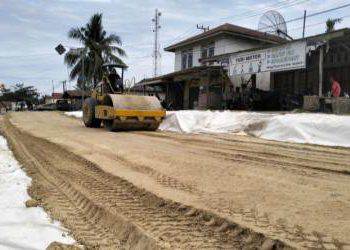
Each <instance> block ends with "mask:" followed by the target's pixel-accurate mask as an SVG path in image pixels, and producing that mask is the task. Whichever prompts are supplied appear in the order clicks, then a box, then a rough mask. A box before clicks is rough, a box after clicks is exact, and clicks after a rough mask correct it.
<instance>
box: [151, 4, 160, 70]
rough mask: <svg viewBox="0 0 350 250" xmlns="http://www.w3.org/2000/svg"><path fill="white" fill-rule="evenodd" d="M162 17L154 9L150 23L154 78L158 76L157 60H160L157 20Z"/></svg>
mask: <svg viewBox="0 0 350 250" xmlns="http://www.w3.org/2000/svg"><path fill="white" fill-rule="evenodd" d="M161 15H162V13H161V12H159V11H158V9H156V11H155V15H154V18H153V19H152V22H153V23H154V28H153V32H154V50H153V65H154V72H153V73H154V76H155V77H156V76H157V75H158V66H159V65H158V63H159V62H158V60H159V58H160V52H159V41H158V40H159V29H160V25H159V19H160V16H161Z"/></svg>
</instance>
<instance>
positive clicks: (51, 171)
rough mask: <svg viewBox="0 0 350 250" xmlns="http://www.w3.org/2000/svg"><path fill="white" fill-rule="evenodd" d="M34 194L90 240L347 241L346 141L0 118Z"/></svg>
mask: <svg viewBox="0 0 350 250" xmlns="http://www.w3.org/2000/svg"><path fill="white" fill-rule="evenodd" d="M0 124H1V128H2V131H3V133H4V134H5V136H6V137H7V138H8V140H9V142H10V145H11V146H12V148H13V150H14V152H15V154H16V157H17V158H18V159H19V160H20V161H21V162H22V163H23V165H24V166H25V169H26V171H27V173H28V175H30V176H31V177H32V179H33V184H32V188H31V195H32V196H33V197H34V198H36V199H39V200H41V203H42V204H43V206H44V208H45V209H46V210H47V211H49V212H50V213H51V215H52V216H53V217H54V218H56V219H58V220H60V221H61V222H62V223H63V225H65V226H66V227H67V228H68V229H70V230H71V232H72V234H73V236H74V237H75V239H76V240H77V241H78V242H79V243H82V244H84V245H86V246H88V247H92V246H98V247H106V248H112V247H113V248H118V247H120V248H137V247H139V248H142V249H147V248H148V249H154V248H171V249H174V248H180V249H190V248H195V249H203V248H211V249H217V248H224V249H241V248H246V249H251V248H259V247H262V248H263V249H272V248H277V249H278V248H288V247H290V246H291V247H295V248H320V249H349V248H350V234H349V232H350V149H346V148H331V147H323V146H310V145H303V144H291V143H282V142H271V141H266V140H262V139H257V138H252V137H249V136H238V135H230V134H218V135H183V134H175V133H170V132H128V133H126V132H122V133H112V132H107V131H106V130H104V129H88V128H85V127H83V125H82V123H81V121H80V120H78V119H75V118H71V117H67V116H64V115H62V114H60V113H54V112H51V113H50V112H35V113H33V112H32V113H25V112H24V113H12V114H10V116H8V117H6V118H5V119H3V121H0Z"/></svg>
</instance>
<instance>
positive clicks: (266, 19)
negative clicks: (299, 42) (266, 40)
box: [258, 10, 289, 38]
mask: <svg viewBox="0 0 350 250" xmlns="http://www.w3.org/2000/svg"><path fill="white" fill-rule="evenodd" d="M258 30H259V31H261V32H266V33H269V34H273V35H277V36H279V37H281V38H289V36H288V34H287V24H286V21H285V20H284V18H283V16H282V15H281V14H280V13H279V12H277V11H275V10H269V11H267V12H265V13H264V15H262V17H260V20H259V25H258Z"/></svg>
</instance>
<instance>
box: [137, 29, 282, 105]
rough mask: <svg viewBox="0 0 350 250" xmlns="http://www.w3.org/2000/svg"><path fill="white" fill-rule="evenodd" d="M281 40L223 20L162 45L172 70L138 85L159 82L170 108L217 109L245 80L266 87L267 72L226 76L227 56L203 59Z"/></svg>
mask: <svg viewBox="0 0 350 250" xmlns="http://www.w3.org/2000/svg"><path fill="white" fill-rule="evenodd" d="M283 42H285V40H284V39H282V38H280V37H278V36H275V35H271V34H268V33H263V32H260V31H256V30H252V29H248V28H244V27H240V26H236V25H232V24H229V23H226V24H223V25H220V26H218V27H216V28H213V29H211V30H208V31H206V32H203V33H201V34H198V35H196V36H193V37H190V38H187V39H185V40H183V41H180V42H178V43H175V44H172V45H170V46H168V47H166V48H165V51H167V52H172V53H174V54H175V62H174V72H172V73H169V74H166V75H163V76H159V77H155V78H151V79H144V80H142V81H141V82H140V83H138V85H141V86H142V85H151V86H152V85H153V86H155V85H158V86H161V87H162V89H163V91H164V92H165V103H166V104H167V106H168V107H169V108H172V109H207V108H212V109H219V108H222V107H224V105H225V100H226V99H227V98H229V97H228V96H230V95H231V94H232V93H233V90H234V89H236V88H239V87H240V86H241V85H242V84H246V83H247V82H248V81H254V84H255V85H256V87H257V88H259V89H261V90H269V89H270V74H269V73H266V72H262V73H258V74H255V75H254V76H249V77H246V76H239V77H237V76H236V77H231V78H230V77H228V75H227V73H226V67H225V66H227V65H228V63H229V57H226V58H225V57H223V58H221V60H220V61H219V62H207V60H204V59H208V58H211V57H215V56H218V55H228V54H230V53H234V52H238V51H243V50H247V49H252V48H259V47H264V46H269V45H273V44H281V43H283ZM205 61H206V62H205Z"/></svg>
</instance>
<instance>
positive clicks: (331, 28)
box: [326, 18, 343, 33]
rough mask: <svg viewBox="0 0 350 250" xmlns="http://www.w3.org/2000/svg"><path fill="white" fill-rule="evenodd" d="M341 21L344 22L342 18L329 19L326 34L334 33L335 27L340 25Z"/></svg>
mask: <svg viewBox="0 0 350 250" xmlns="http://www.w3.org/2000/svg"><path fill="white" fill-rule="evenodd" d="M341 21H343V19H341V18H334V19H331V18H328V20H327V21H326V32H327V33H328V32H332V31H334V26H335V24H336V23H340V22H341Z"/></svg>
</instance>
